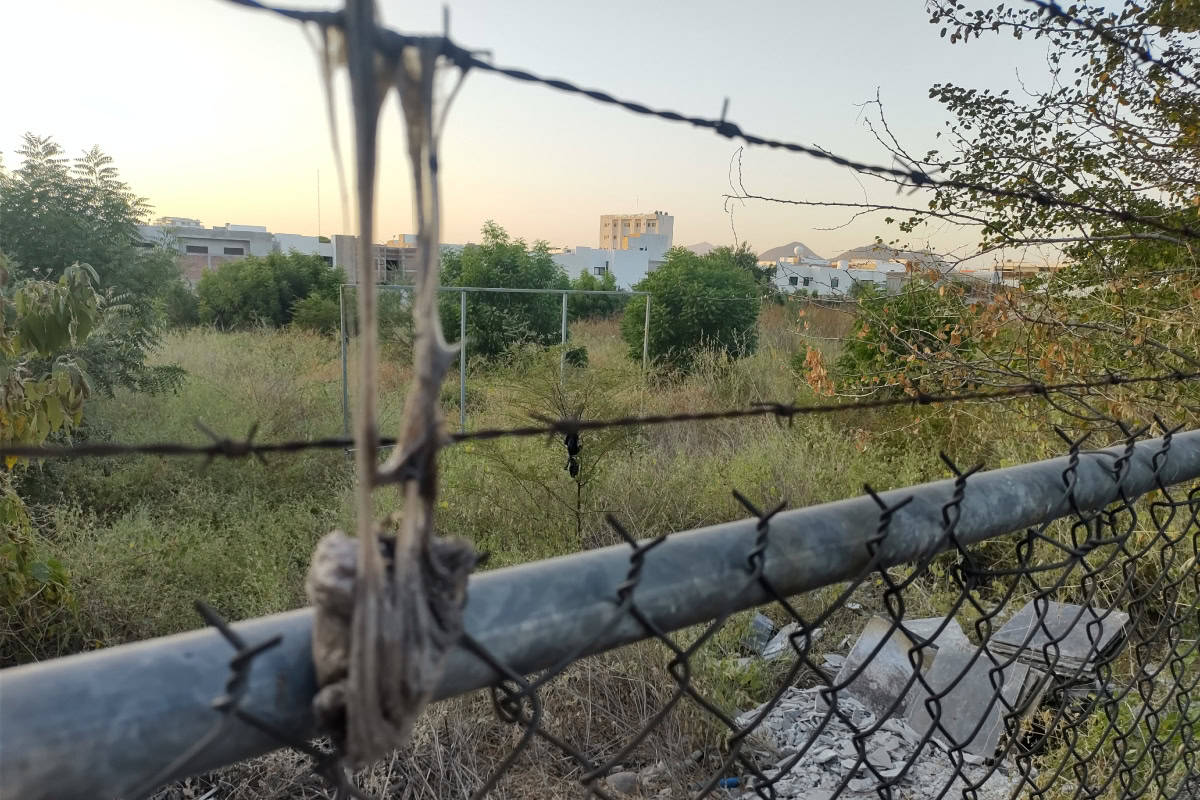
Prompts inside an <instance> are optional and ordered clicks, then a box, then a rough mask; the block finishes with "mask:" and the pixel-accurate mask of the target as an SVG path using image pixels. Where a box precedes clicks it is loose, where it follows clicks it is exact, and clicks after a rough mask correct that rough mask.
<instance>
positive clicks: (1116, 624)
mask: <svg viewBox="0 0 1200 800" xmlns="http://www.w3.org/2000/svg"><path fill="white" fill-rule="evenodd" d="M1039 606H1040V607H1039ZM1128 625H1129V615H1128V614H1126V613H1125V612H1124V611H1118V610H1116V609H1112V610H1109V609H1104V608H1095V609H1093V608H1088V607H1086V606H1078V605H1074V604H1072V603H1055V602H1051V601H1046V600H1044V601H1041V602H1040V603H1039V602H1035V601H1032V600H1031V601H1030V602H1028V603H1026V604H1025V607H1024V608H1022V609H1021V610H1020V611H1018V612H1017V613H1016V614H1014V615H1013V617H1012V619H1010V620H1009V621H1008V622H1006V623H1004V625H1003V626H1002V627H1001V628H1000V630H998V631H996V632H995V633H994V634H992V637H991V640H990V641H989V642H988V649H989V650H990V651H991V652H992V653H994V654H995V655H996V657H997V658H1001V659H1005V660H1008V659H1009V658H1011V657H1013V656H1015V657H1016V658H1017V659H1018V660H1019V661H1021V662H1023V663H1025V664H1029V665H1030V666H1031V667H1037V668H1039V669H1043V670H1048V671H1050V672H1053V673H1054V674H1055V675H1056V676H1058V677H1059V678H1060V679H1062V680H1063V682H1065V683H1070V682H1088V681H1094V680H1095V679H1096V677H1097V676H1096V667H1097V665H1098V664H1099V663H1101V662H1104V661H1108V660H1111V659H1112V658H1114V657H1115V656H1116V653H1117V652H1118V651H1119V650H1120V649H1121V647H1123V646H1124V644H1125V634H1126V630H1125V629H1126V627H1127V626H1128Z"/></svg>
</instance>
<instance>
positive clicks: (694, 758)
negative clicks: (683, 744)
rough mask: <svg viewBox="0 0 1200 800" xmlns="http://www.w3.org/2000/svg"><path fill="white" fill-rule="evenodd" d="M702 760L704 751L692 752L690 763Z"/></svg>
mask: <svg viewBox="0 0 1200 800" xmlns="http://www.w3.org/2000/svg"><path fill="white" fill-rule="evenodd" d="M703 760H704V751H703V750H693V751H692V761H695V762H696V763H699V762H701V761H703Z"/></svg>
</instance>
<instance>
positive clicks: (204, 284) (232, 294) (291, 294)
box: [196, 252, 345, 328]
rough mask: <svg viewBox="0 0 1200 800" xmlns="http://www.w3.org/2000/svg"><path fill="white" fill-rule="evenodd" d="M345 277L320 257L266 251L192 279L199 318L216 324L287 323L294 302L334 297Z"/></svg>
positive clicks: (237, 325)
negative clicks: (258, 255)
mask: <svg viewBox="0 0 1200 800" xmlns="http://www.w3.org/2000/svg"><path fill="white" fill-rule="evenodd" d="M344 281H345V275H344V273H343V272H342V271H341V270H340V269H337V270H333V269H330V268H329V266H328V265H327V264H326V263H325V260H324V259H322V258H321V257H320V256H314V255H302V254H300V253H297V252H291V253H288V254H286V255H285V254H283V253H271V254H270V255H268V256H265V257H262V258H260V257H257V256H248V257H246V258H242V259H238V260H237V261H230V262H227V263H225V264H222V265H221V266H220V267H219V268H218V269H216V270H212V271H210V272H206V273H204V275H203V276H202V277H201V278H200V281H199V283H197V284H196V294H197V295H198V296H199V298H200V319H201V321H203V322H206V323H210V324H213V325H216V326H217V327H220V328H244V327H246V326H252V325H272V326H279V325H286V324H287V323H289V322H291V321H292V313H293V310H294V308H295V305H296V302H297V301H299V300H303V299H304V298H306V297H308V296H310V295H314V294H316V295H319V296H323V297H328V298H333V299H334V302H335V303H336V298H337V292H338V287H339V286H340V285H341V284H342V283H343V282H344Z"/></svg>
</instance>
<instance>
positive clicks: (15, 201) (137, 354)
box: [0, 133, 183, 393]
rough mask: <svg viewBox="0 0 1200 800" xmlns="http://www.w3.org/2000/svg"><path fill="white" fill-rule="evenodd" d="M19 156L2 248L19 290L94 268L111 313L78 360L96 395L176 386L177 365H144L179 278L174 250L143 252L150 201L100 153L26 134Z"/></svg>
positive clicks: (6, 192)
mask: <svg viewBox="0 0 1200 800" xmlns="http://www.w3.org/2000/svg"><path fill="white" fill-rule="evenodd" d="M17 154H18V155H19V156H20V157H21V163H20V166H18V167H17V168H16V169H15V170H13V171H12V172H8V171H6V170H4V169H2V168H0V242H3V244H4V247H5V252H6V255H7V256H8V258H9V271H10V272H11V274H12V275H11V277H12V285H17V284H19V283H20V282H21V281H22V280H32V281H38V280H49V281H51V282H52V281H54V280H56V279H58V278H59V277H61V276H63V275H65V274H66V272H67V271H68V270H70V269H72V267H73V265H76V264H83V265H86V266H87V268H88V269H89V270H90V273H91V274H92V275H93V276H94V278H95V281H96V286H95V288H96V289H97V290H98V291H99V292H100V293H101V294H100V296H101V303H102V305H103V306H104V313H103V315H102V319H101V321H100V323H99V325H98V327H97V329H96V331H95V332H94V333H93V335H92V336H90V337H88V338H87V340H86V342H84V343H81V344H79V345H78V347H79V349H78V350H77V351H76V352H75V353H74V356H75V357H77V358H79V359H80V361H81V362H83V363H86V364H88V370H89V374H90V376H91V379H92V381H93V382H94V386H95V388H96V390H97V391H101V392H104V393H111V392H112V391H113V389H114V388H115V387H117V386H123V387H126V388H130V389H135V390H143V391H144V390H149V391H162V390H169V389H172V388H174V387H175V386H178V384H179V381H180V380H182V377H183V371H182V370H180V369H179V368H178V367H174V366H170V365H156V366H149V365H147V363H146V360H147V358H148V356H149V354H150V353H151V352H152V351H153V350H154V349H155V348H156V347H157V346H158V344H159V341H160V328H161V311H160V308H161V302H160V298H161V297H162V295H163V293H165V292H167V291H168V290H170V289H171V288H172V287H173V286H174V285H176V284H177V283H179V281H180V278H179V268H178V264H177V261H176V256H175V254H174V252H172V251H170V250H168V249H166V248H163V247H153V246H152V247H144V246H140V245H141V244H143V243H140V240H139V238H138V236H137V224H138V223H139V222H140V221H142V220H143V219H144V218H145V217H146V216H147V215H148V213H149V205H148V204H147V202H146V200H145V199H144V198H142V197H139V196H137V195H136V194H134V193H133V192H132V191H131V189H130V188H129V186H128V185H127V184H126V183H125V182H124V181H122V180H121V179H120V175H119V173H118V171H117V168H116V167H115V166H114V165H113V161H112V158H111V157H109V156H107V155H105V154H104V153H103V152H102V151H101V150H100V149H99V148H97V147H93V148H92V149H91V150H89V151H87V152H85V153H84V154H83V155H81V156H79V157H78V158H75V159H73V160H71V159H68V158H67V157H66V156H65V155H64V154H63V150H62V147H61V146H59V145H58V143H56V142H55V141H54V140H53V139H51V138H50V137H42V136H35V135H33V134H28V133H27V134H25V138H24V140H23V143H22V145H21V146H20V147H19V148H18V149H17Z"/></svg>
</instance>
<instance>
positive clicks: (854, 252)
mask: <svg viewBox="0 0 1200 800" xmlns="http://www.w3.org/2000/svg"><path fill="white" fill-rule="evenodd" d="M856 258H875V259H888V258H894V259H897V260H899V261H916V262H919V263H929V264H930V266H933V265H935V264H936V263H937V262H938V261H940V259H938V257H937V256H936V255H934V254H933V253H929V252H922V251H920V250H897V249H896V248H894V247H888V246H887V245H886V244H879V243H878V242H872V243H871V244H864V245H863V246H862V247H855V248H853V249H850V250H847V251H846V252H844V253H838V254H837V255H836V256H834V257H833V258H831V259H829V260H830V261H852V260H854V259H856Z"/></svg>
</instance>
